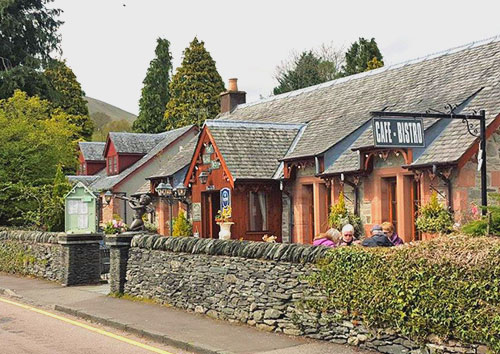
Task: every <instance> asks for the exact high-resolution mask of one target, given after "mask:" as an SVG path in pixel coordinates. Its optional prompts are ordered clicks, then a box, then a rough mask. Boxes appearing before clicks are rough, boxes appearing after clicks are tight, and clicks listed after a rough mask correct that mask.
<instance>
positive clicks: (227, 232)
mask: <svg viewBox="0 0 500 354" xmlns="http://www.w3.org/2000/svg"><path fill="white" fill-rule="evenodd" d="M233 224H234V222H230V221H227V222H218V223H217V225H219V226H220V231H219V239H220V240H230V239H231V225H233Z"/></svg>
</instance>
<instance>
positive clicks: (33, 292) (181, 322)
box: [0, 273, 368, 354]
mask: <svg viewBox="0 0 500 354" xmlns="http://www.w3.org/2000/svg"><path fill="white" fill-rule="evenodd" d="M108 292H109V286H108V284H103V285H97V286H71V287H63V286H61V285H59V284H56V283H53V282H49V281H45V280H40V279H33V278H24V277H16V276H12V275H6V274H2V273H0V296H4V297H9V298H12V299H14V300H16V301H19V302H23V303H26V304H30V305H33V306H37V307H41V308H47V309H51V310H55V311H57V312H63V313H66V314H69V315H72V316H76V317H79V318H83V319H85V320H89V321H91V322H95V323H98V324H101V325H104V326H107V327H111V328H115V329H117V330H120V331H125V332H127V333H130V334H132V335H137V336H140V337H144V338H146V339H148V340H152V341H155V342H157V343H162V344H165V345H168V346H172V347H175V348H179V349H181V350H186V351H189V352H193V353H201V354H215V353H217V354H236V353H238V354H247V353H248V354H251V353H252V354H254V353H255V354H257V353H258V354H285V353H286V354H295V353H297V354H298V353H301V354H327V353H328V354H336V353H339V354H340V353H345V354H354V353H368V352H367V351H363V350H361V349H359V348H356V347H350V346H345V345H339V344H333V343H328V342H322V341H316V340H312V339H307V338H301V337H293V336H287V335H282V334H277V333H268V332H264V331H260V330H257V329H256V328H254V327H250V326H247V325H242V324H238V323H229V322H227V321H221V320H215V319H211V318H208V317H206V316H204V315H200V314H195V313H190V312H186V311H183V310H179V309H175V308H171V307H166V306H161V305H158V304H149V303H144V302H136V301H130V300H124V299H118V298H113V297H109V296H107V294H108Z"/></svg>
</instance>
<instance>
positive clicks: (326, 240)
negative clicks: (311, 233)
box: [313, 228, 340, 247]
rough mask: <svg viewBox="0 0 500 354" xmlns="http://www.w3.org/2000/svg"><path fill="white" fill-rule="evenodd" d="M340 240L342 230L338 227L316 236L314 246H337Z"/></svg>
mask: <svg viewBox="0 0 500 354" xmlns="http://www.w3.org/2000/svg"><path fill="white" fill-rule="evenodd" d="M339 241H340V232H339V231H338V230H336V229H333V228H332V229H329V230H328V231H327V232H325V233H320V234H318V235H316V237H314V241H313V246H326V247H337V246H338V244H339Z"/></svg>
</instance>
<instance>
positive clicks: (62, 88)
mask: <svg viewBox="0 0 500 354" xmlns="http://www.w3.org/2000/svg"><path fill="white" fill-rule="evenodd" d="M44 76H45V77H46V78H47V81H48V83H49V86H50V89H51V95H50V96H51V97H50V98H49V100H50V101H51V102H52V105H53V107H54V108H61V109H62V110H63V111H64V112H65V113H67V114H68V115H69V116H68V120H69V121H70V122H71V123H73V124H74V125H75V126H76V127H77V128H78V129H79V130H80V131H79V136H78V138H83V139H85V140H89V139H90V138H91V136H92V132H93V131H94V123H93V122H92V119H91V118H90V115H89V110H88V107H87V101H86V100H85V99H84V96H85V93H84V92H83V90H82V87H81V85H80V83H79V82H78V80H77V79H76V75H75V73H74V72H73V70H71V68H69V67H68V66H67V65H66V62H65V61H59V60H52V61H51V62H50V64H49V66H48V68H47V69H46V70H45V72H44Z"/></svg>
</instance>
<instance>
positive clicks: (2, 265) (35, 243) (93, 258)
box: [0, 230, 102, 285]
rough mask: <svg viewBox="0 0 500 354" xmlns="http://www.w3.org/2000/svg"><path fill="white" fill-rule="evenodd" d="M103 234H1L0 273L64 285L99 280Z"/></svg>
mask: <svg viewBox="0 0 500 354" xmlns="http://www.w3.org/2000/svg"><path fill="white" fill-rule="evenodd" d="M101 240H102V235H98V234H83V235H66V234H64V233H51V232H40V231H18V230H1V231H0V271H2V272H7V273H15V274H21V275H32V276H36V277H39V278H45V279H48V280H53V281H57V282H59V283H62V284H64V285H77V284H93V283H97V282H99V281H100V252H99V242H100V241H101Z"/></svg>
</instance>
